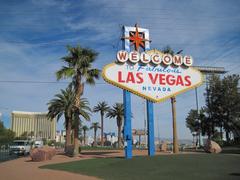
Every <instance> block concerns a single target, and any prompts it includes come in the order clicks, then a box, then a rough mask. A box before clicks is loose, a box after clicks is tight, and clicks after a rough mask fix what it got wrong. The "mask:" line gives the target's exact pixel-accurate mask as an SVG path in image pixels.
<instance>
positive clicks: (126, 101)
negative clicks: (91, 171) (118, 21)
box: [122, 26, 132, 159]
mask: <svg viewBox="0 0 240 180" xmlns="http://www.w3.org/2000/svg"><path fill="white" fill-rule="evenodd" d="M125 29H126V27H124V26H123V28H122V31H123V36H128V33H127V32H126V30H125ZM122 47H123V49H124V50H126V51H128V52H129V51H130V44H128V43H125V41H123V42H122ZM123 107H124V129H123V134H124V135H123V136H124V149H125V158H126V159H131V158H132V127H131V126H132V125H131V124H132V119H131V118H132V111H131V93H130V92H129V91H127V90H123Z"/></svg>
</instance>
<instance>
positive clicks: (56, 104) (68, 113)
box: [48, 86, 75, 146]
mask: <svg viewBox="0 0 240 180" xmlns="http://www.w3.org/2000/svg"><path fill="white" fill-rule="evenodd" d="M74 99H75V95H74V91H73V89H72V88H71V87H70V86H69V87H68V88H67V89H66V90H62V89H61V93H59V94H56V95H55V98H54V99H52V100H51V101H50V102H49V103H48V117H49V118H50V119H53V118H55V117H56V118H57V121H58V120H59V119H60V117H61V116H62V115H64V118H65V128H66V144H65V145H66V146H69V145H70V144H71V129H72V116H73V106H74V103H73V102H74Z"/></svg>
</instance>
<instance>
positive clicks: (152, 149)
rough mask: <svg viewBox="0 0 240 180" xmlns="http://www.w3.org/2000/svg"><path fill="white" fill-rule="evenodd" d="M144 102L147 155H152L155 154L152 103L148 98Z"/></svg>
mask: <svg viewBox="0 0 240 180" xmlns="http://www.w3.org/2000/svg"><path fill="white" fill-rule="evenodd" d="M146 102H147V119H148V155H149V156H153V155H154V154H155V145H154V114H153V103H152V102H151V101H148V100H147V101H146Z"/></svg>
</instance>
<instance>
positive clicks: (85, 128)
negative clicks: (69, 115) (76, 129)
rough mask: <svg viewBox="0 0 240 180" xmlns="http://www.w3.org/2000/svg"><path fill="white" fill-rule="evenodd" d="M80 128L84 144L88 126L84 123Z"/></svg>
mask: <svg viewBox="0 0 240 180" xmlns="http://www.w3.org/2000/svg"><path fill="white" fill-rule="evenodd" d="M82 130H83V144H84V145H86V132H87V131H88V130H89V128H88V127H87V126H86V125H84V126H83V127H82Z"/></svg>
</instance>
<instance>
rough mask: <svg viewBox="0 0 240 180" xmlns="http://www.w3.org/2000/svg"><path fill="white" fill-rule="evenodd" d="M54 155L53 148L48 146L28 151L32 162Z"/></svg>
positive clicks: (47, 158)
mask: <svg viewBox="0 0 240 180" xmlns="http://www.w3.org/2000/svg"><path fill="white" fill-rule="evenodd" d="M55 155H56V150H55V148H49V147H43V148H35V149H32V150H31V151H30V157H31V158H32V161H34V162H39V161H46V160H51V159H52V157H53V156H55Z"/></svg>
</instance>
